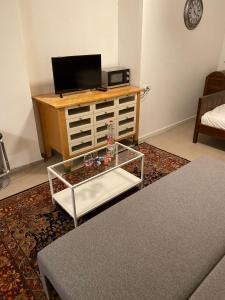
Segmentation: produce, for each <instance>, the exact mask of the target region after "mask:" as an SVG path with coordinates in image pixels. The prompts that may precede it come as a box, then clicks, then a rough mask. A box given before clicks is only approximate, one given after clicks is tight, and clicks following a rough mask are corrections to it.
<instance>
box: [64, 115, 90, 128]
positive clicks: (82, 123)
mask: <svg viewBox="0 0 225 300" xmlns="http://www.w3.org/2000/svg"><path fill="white" fill-rule="evenodd" d="M66 124H67V131H68V132H70V131H74V130H75V129H80V128H82V127H86V126H89V127H91V126H92V125H93V116H92V115H89V116H82V117H76V118H73V119H68V120H66Z"/></svg>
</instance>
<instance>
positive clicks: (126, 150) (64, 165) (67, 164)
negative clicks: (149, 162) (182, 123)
mask: <svg viewBox="0 0 225 300" xmlns="http://www.w3.org/2000/svg"><path fill="white" fill-rule="evenodd" d="M112 152H113V154H114V155H110V154H109V151H108V148H107V146H104V147H101V148H98V149H97V150H94V151H90V152H88V153H85V154H82V155H80V156H77V157H74V158H72V159H69V160H66V161H63V162H60V163H58V164H55V165H52V166H51V167H50V168H51V171H53V174H55V176H56V177H58V178H60V179H63V180H65V183H68V184H69V185H71V186H78V185H80V184H82V183H84V182H87V181H89V180H90V179H91V178H93V177H96V176H100V175H103V174H106V173H107V172H110V171H111V170H113V169H116V168H119V167H125V166H126V165H128V164H129V163H132V162H133V161H136V162H137V159H139V158H141V157H143V156H144V154H142V153H141V152H138V151H136V150H135V149H133V148H130V147H127V146H125V145H123V144H121V143H119V142H116V143H115V144H114V145H113V151H112Z"/></svg>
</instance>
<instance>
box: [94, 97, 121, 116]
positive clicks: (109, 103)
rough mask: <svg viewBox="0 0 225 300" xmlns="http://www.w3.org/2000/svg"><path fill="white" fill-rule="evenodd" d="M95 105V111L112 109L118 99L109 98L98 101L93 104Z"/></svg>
mask: <svg viewBox="0 0 225 300" xmlns="http://www.w3.org/2000/svg"><path fill="white" fill-rule="evenodd" d="M93 107H94V113H98V112H105V111H108V110H112V109H114V108H115V107H116V100H114V99H108V100H104V101H101V102H96V103H95V104H93Z"/></svg>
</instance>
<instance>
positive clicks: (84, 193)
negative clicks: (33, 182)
mask: <svg viewBox="0 0 225 300" xmlns="http://www.w3.org/2000/svg"><path fill="white" fill-rule="evenodd" d="M141 182H142V180H141V179H140V178H138V177H136V176H135V175H133V174H131V173H129V172H127V171H125V170H124V169H122V168H117V169H115V170H112V171H110V172H108V173H106V174H103V175H102V176H99V177H96V178H93V179H92V180H90V181H88V182H86V183H84V184H82V185H80V186H78V187H76V188H75V189H74V195H75V206H76V216H74V210H73V202H72V201H73V200H72V196H71V189H70V188H66V189H64V190H62V191H60V192H58V193H55V194H53V199H54V200H55V201H56V202H57V203H58V204H59V205H60V206H61V207H62V208H63V209H64V210H65V211H66V212H67V213H68V214H69V215H70V216H71V217H72V218H79V217H81V216H83V215H84V214H86V213H88V212H90V211H91V210H93V209H94V208H96V207H98V206H100V205H101V204H103V203H105V202H107V201H109V200H111V199H113V198H115V197H116V196H118V195H120V194H122V193H123V192H125V191H127V190H129V189H130V188H132V187H134V186H137V185H138V184H140V183H141Z"/></svg>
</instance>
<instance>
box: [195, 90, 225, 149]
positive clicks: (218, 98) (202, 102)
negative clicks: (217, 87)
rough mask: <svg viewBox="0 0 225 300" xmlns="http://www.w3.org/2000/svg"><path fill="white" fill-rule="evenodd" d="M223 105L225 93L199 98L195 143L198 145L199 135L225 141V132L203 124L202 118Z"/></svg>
mask: <svg viewBox="0 0 225 300" xmlns="http://www.w3.org/2000/svg"><path fill="white" fill-rule="evenodd" d="M222 104H225V91H222V92H218V93H214V94H210V95H207V96H203V97H201V98H199V102H198V111H197V117H196V123H195V130H194V136H193V143H197V141H198V134H199V133H203V134H207V135H210V136H213V137H215V138H219V139H222V140H225V130H222V129H218V128H214V127H210V126H207V125H203V124H201V117H202V116H203V115H204V114H205V113H206V112H208V111H210V110H212V109H214V108H215V107H217V106H219V105H222Z"/></svg>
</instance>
